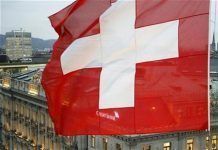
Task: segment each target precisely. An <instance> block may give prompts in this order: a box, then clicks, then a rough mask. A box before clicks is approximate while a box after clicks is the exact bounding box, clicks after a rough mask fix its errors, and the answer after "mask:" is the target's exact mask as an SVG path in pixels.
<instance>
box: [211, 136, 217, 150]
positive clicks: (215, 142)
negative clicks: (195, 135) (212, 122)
mask: <svg viewBox="0 0 218 150" xmlns="http://www.w3.org/2000/svg"><path fill="white" fill-rule="evenodd" d="M212 150H217V136H216V135H213V136H212Z"/></svg>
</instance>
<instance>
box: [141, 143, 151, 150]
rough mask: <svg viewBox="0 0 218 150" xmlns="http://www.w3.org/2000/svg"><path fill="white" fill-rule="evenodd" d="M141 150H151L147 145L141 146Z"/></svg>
mask: <svg viewBox="0 0 218 150" xmlns="http://www.w3.org/2000/svg"><path fill="white" fill-rule="evenodd" d="M142 150H151V146H150V145H148V144H145V145H143V147H142Z"/></svg>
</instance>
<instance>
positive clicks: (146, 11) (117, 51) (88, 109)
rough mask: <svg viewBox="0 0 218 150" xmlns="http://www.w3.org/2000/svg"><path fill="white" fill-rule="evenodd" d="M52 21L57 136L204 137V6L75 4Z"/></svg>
mask: <svg viewBox="0 0 218 150" xmlns="http://www.w3.org/2000/svg"><path fill="white" fill-rule="evenodd" d="M50 20H51V24H52V26H53V27H54V29H55V30H56V32H57V33H58V35H59V38H58V40H57V41H56V42H55V44H54V46H53V54H52V57H51V60H50V62H49V63H48V64H47V65H46V67H45V69H44V72H43V76H42V85H43V87H44V90H45V93H46V97H47V103H48V108H49V113H50V115H51V118H52V120H53V122H54V125H55V130H56V132H57V133H58V134H61V135H87V134H97V135H100V134H144V133H160V132H172V131H183V130H204V129H208V119H209V118H208V24H209V0H204V1H202V0H193V1H192V0H191V1H190V0H184V1H172V0H160V1H150V0H132V1H122V0H116V1H114V0H113V1H111V0H101V1H99V0H77V1H76V2H74V3H72V4H71V5H69V6H68V7H66V8H64V9H63V10H61V11H59V12H57V13H56V14H54V15H52V16H50Z"/></svg>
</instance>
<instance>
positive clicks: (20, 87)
mask: <svg viewBox="0 0 218 150" xmlns="http://www.w3.org/2000/svg"><path fill="white" fill-rule="evenodd" d="M0 86H1V87H2V88H5V89H14V90H17V91H22V92H25V93H27V94H29V95H33V96H42V97H45V92H44V90H43V88H42V85H41V84H39V83H33V82H26V81H23V80H17V79H12V78H10V77H3V78H2V79H1V80H0Z"/></svg>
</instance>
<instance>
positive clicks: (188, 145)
mask: <svg viewBox="0 0 218 150" xmlns="http://www.w3.org/2000/svg"><path fill="white" fill-rule="evenodd" d="M193 146H194V140H193V139H188V140H187V141H186V149H187V150H193V149H194V148H193Z"/></svg>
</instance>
